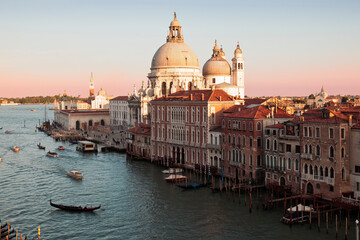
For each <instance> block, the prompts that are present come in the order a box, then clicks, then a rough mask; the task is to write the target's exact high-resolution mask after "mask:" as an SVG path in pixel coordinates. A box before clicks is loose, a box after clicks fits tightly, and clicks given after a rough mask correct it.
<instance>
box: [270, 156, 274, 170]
mask: <svg viewBox="0 0 360 240" xmlns="http://www.w3.org/2000/svg"><path fill="white" fill-rule="evenodd" d="M270 168H271V169H273V168H274V159H273V156H270Z"/></svg>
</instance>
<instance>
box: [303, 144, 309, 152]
mask: <svg viewBox="0 0 360 240" xmlns="http://www.w3.org/2000/svg"><path fill="white" fill-rule="evenodd" d="M304 147H305V149H304V151H305V153H308V152H309V150H308V145H307V144H305V146H304Z"/></svg>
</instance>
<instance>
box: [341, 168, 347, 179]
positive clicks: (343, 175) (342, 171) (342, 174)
mask: <svg viewBox="0 0 360 240" xmlns="http://www.w3.org/2000/svg"><path fill="white" fill-rule="evenodd" d="M341 180H342V181H346V175H345V168H343V169H341Z"/></svg>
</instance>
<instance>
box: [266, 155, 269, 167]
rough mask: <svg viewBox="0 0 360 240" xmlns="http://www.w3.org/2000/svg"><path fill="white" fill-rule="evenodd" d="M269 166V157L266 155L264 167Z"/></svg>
mask: <svg viewBox="0 0 360 240" xmlns="http://www.w3.org/2000/svg"><path fill="white" fill-rule="evenodd" d="M269 166H270V163H269V156H268V155H266V167H267V168H268V167H269Z"/></svg>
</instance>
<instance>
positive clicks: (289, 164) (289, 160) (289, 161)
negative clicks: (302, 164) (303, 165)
mask: <svg viewBox="0 0 360 240" xmlns="http://www.w3.org/2000/svg"><path fill="white" fill-rule="evenodd" d="M288 169H289V170H291V159H290V158H289V159H288Z"/></svg>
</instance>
